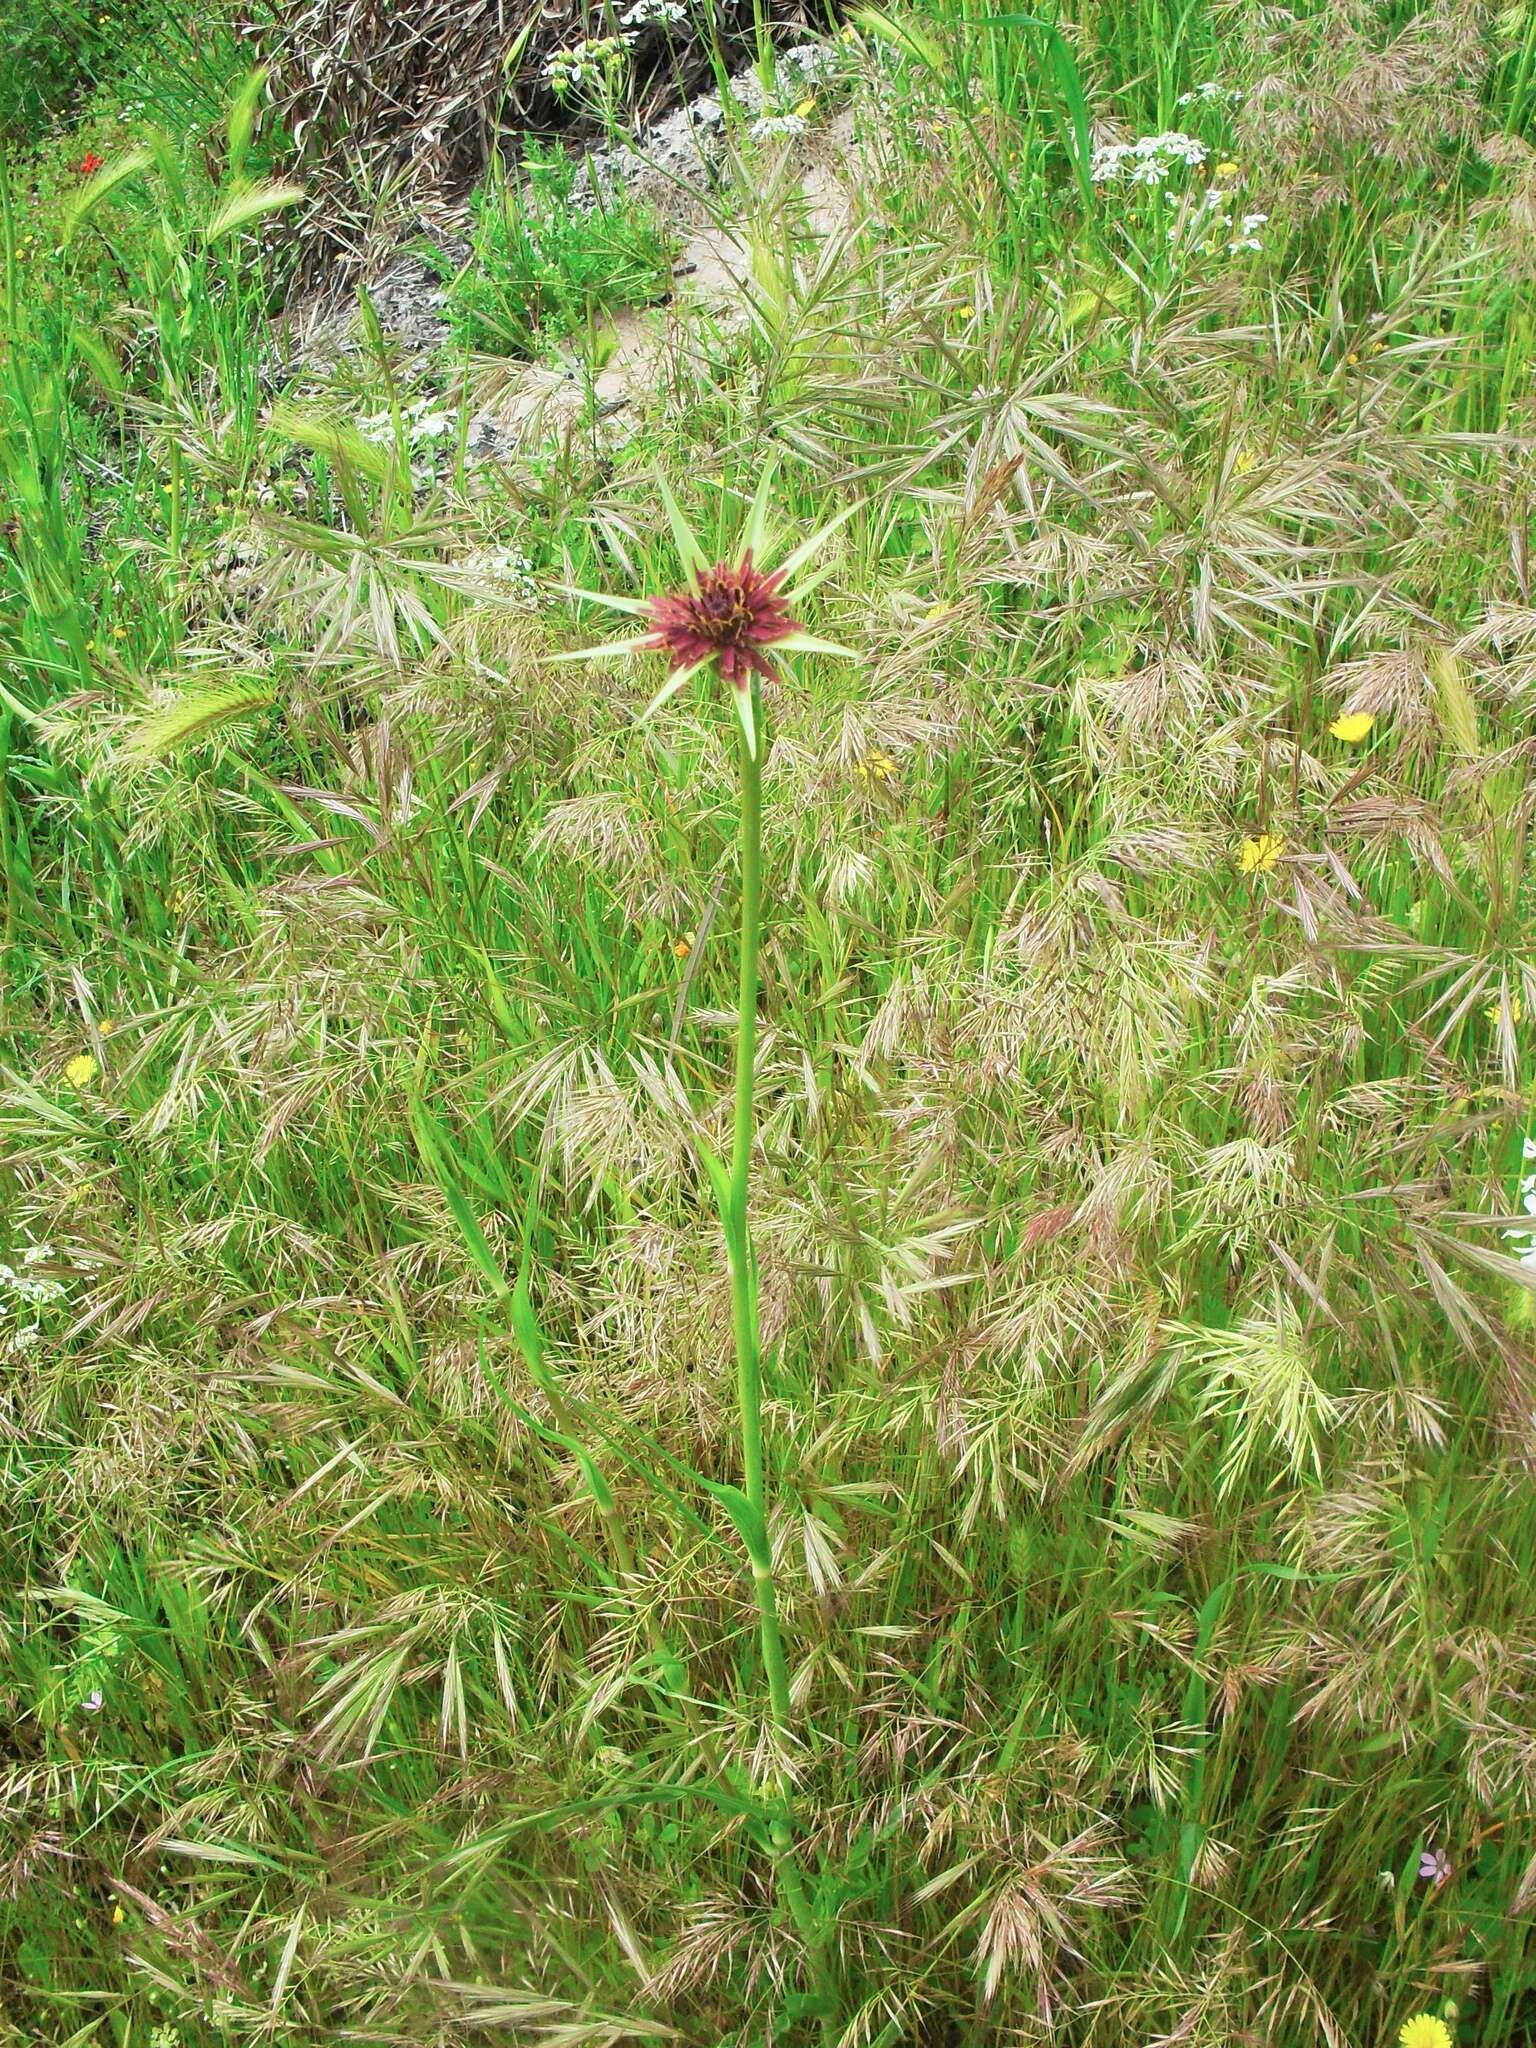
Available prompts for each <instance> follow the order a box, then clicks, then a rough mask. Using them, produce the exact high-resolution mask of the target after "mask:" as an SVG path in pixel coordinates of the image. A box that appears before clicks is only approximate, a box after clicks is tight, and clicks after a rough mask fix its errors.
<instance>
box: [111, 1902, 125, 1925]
mask: <svg viewBox="0 0 1536 2048" xmlns="http://www.w3.org/2000/svg"><path fill="white" fill-rule="evenodd" d="M123 1918H124V1915H123V1909H122V1907H121V1906H114V1907H113V1908H112V1925H113V1926H114V1927H121V1926H122V1924H123Z"/></svg>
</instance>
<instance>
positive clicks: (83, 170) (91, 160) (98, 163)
mask: <svg viewBox="0 0 1536 2048" xmlns="http://www.w3.org/2000/svg"><path fill="white" fill-rule="evenodd" d="M105 163H106V158H105V157H101V156H98V155H97V154H96V152H95V150H94V149H88V150H87V151H86V152H85V155H84V156H83V157H81V159H80V161H79V163H77V164H76V165H75V169H76V170H77V171H78V172H79V173H80V175H81V177H82V178H93V177H94V176H95V175H96V173H97V172H98V171H99V170H101V169H102V167H103V166H104V165H105Z"/></svg>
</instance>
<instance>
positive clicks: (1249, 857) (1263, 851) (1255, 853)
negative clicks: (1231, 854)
mask: <svg viewBox="0 0 1536 2048" xmlns="http://www.w3.org/2000/svg"><path fill="white" fill-rule="evenodd" d="M1284 851H1285V841H1284V839H1283V838H1282V837H1281V835H1280V834H1279V833H1278V832H1261V833H1260V834H1259V836H1258V838H1257V839H1245V840H1244V841H1243V843H1242V845H1241V847H1240V848H1239V849H1238V855H1237V865H1238V867H1239V868H1240V869H1241V870H1242V872H1243V873H1244V874H1245V875H1267V874H1268V873H1269V871H1270V869H1271V868H1272V867H1273V866H1274V865H1275V862H1276V861H1277V860H1278V859H1279V858H1280V856H1281V854H1282V853H1284Z"/></svg>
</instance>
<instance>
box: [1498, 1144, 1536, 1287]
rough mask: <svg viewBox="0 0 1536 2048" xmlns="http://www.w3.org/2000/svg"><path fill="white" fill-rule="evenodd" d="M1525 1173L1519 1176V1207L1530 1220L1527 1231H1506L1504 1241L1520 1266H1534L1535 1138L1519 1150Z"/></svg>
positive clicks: (1535, 1203) (1535, 1207)
mask: <svg viewBox="0 0 1536 2048" xmlns="http://www.w3.org/2000/svg"><path fill="white" fill-rule="evenodd" d="M1520 1154H1521V1157H1522V1158H1523V1159H1524V1161H1525V1171H1524V1173H1522V1174H1521V1176H1520V1207H1521V1208H1522V1210H1523V1211H1524V1212H1525V1214H1526V1215H1527V1216H1529V1217H1530V1219H1531V1228H1530V1229H1529V1230H1506V1231H1505V1233H1504V1241H1505V1243H1506V1244H1507V1245H1508V1246H1509V1248H1510V1251H1511V1252H1512V1253H1513V1254H1514V1256H1515V1257H1516V1258H1517V1259H1518V1260H1519V1261H1520V1263H1521V1265H1522V1266H1536V1138H1527V1139H1526V1140H1525V1142H1524V1144H1523V1145H1522V1146H1521V1148H1520Z"/></svg>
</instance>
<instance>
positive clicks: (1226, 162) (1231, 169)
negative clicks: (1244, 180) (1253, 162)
mask: <svg viewBox="0 0 1536 2048" xmlns="http://www.w3.org/2000/svg"><path fill="white" fill-rule="evenodd" d="M1216 175H1217V177H1218V178H1235V177H1236V176H1237V165H1236V164H1235V163H1233V161H1232V159H1231V157H1223V159H1222V160H1221V162H1220V163H1219V164H1218V165H1217V166H1216Z"/></svg>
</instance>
